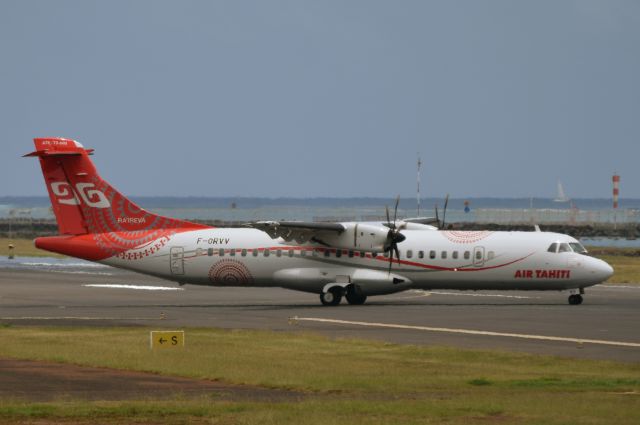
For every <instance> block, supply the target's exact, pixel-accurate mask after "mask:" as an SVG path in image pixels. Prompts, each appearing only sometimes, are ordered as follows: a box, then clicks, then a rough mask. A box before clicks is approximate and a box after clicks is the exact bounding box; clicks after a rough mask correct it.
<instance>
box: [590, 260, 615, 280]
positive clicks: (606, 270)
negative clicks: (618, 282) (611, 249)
mask: <svg viewBox="0 0 640 425" xmlns="http://www.w3.org/2000/svg"><path fill="white" fill-rule="evenodd" d="M595 260H596V261H595V264H594V265H593V273H594V274H595V275H596V276H597V278H598V279H599V280H600V282H604V281H605V280H607V279H609V278H610V277H611V276H613V267H611V266H610V265H609V264H608V263H607V262H606V261H602V260H598V259H595Z"/></svg>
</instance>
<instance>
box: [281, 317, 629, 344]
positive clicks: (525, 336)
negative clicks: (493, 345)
mask: <svg viewBox="0 0 640 425" xmlns="http://www.w3.org/2000/svg"><path fill="white" fill-rule="evenodd" d="M289 321H290V322H292V323H295V322H296V321H299V322H320V323H333V324H337V325H357V326H366V327H375V328H388V329H409V330H415V331H429V332H445V333H457V334H466V335H484V336H502V337H509V338H522V339H536V340H542V341H561V342H575V343H578V344H583V343H584V344H599V345H615V346H619V347H634V348H640V343H637V342H623V341H606V340H601V339H582V338H565V337H559V336H544V335H528V334H515V333H506V332H490V331H476V330H471V329H452V328H432V327H428V326H414V325H398V324H392V323H375V322H356V321H350V320H339V319H323V318H319V317H297V316H294V317H291V318H290V319H289Z"/></svg>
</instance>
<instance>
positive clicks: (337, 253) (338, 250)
mask: <svg viewBox="0 0 640 425" xmlns="http://www.w3.org/2000/svg"><path fill="white" fill-rule="evenodd" d="M340 257H342V250H341V249H336V258H340Z"/></svg>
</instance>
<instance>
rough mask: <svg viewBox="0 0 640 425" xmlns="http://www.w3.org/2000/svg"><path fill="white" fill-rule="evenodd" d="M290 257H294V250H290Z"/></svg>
mask: <svg viewBox="0 0 640 425" xmlns="http://www.w3.org/2000/svg"><path fill="white" fill-rule="evenodd" d="M289 257H293V249H290V250H289Z"/></svg>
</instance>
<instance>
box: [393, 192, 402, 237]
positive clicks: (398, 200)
mask: <svg viewBox="0 0 640 425" xmlns="http://www.w3.org/2000/svg"><path fill="white" fill-rule="evenodd" d="M399 203H400V195H398V197H397V198H396V206H395V208H394V209H393V229H394V230H395V228H396V218H398V204H399Z"/></svg>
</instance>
